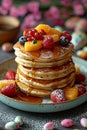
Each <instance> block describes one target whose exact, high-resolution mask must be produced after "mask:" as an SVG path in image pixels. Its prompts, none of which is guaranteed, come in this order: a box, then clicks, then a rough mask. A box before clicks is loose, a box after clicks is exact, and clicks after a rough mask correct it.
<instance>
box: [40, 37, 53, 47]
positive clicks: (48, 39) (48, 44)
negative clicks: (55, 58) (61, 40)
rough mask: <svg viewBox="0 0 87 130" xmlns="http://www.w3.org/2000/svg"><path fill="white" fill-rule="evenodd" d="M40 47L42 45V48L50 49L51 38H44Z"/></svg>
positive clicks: (51, 45) (51, 44)
mask: <svg viewBox="0 0 87 130" xmlns="http://www.w3.org/2000/svg"><path fill="white" fill-rule="evenodd" d="M42 45H43V48H46V49H52V48H53V47H54V41H53V38H52V37H51V36H47V37H45V38H44V39H43V42H42Z"/></svg>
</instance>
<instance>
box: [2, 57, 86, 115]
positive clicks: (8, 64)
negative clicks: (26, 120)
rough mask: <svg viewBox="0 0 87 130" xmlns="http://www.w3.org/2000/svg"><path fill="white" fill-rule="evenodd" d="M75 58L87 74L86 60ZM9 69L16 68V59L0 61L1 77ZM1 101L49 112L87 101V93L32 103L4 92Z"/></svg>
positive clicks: (14, 106) (9, 104)
mask: <svg viewBox="0 0 87 130" xmlns="http://www.w3.org/2000/svg"><path fill="white" fill-rule="evenodd" d="M73 60H74V62H75V63H76V64H78V66H80V68H81V71H82V72H83V73H85V74H87V69H86V67H87V63H86V62H85V61H84V60H82V59H79V58H76V57H73ZM9 69H14V70H15V69H16V63H15V62H14V59H11V60H8V61H5V62H3V63H0V79H2V78H4V74H5V72H6V71H7V70H9ZM0 101H1V102H3V103H4V104H6V105H8V106H10V107H13V108H16V109H19V110H23V111H28V112H43V113H48V112H58V111H64V110H68V109H71V108H74V107H76V106H79V105H81V104H82V103H84V102H86V101H87V93H86V94H84V95H82V96H80V97H78V98H76V99H75V100H72V101H67V102H63V103H58V104H54V103H52V102H51V101H50V100H44V101H43V103H42V104H30V103H26V102H23V101H17V100H15V99H12V98H9V97H7V96H5V95H3V94H0Z"/></svg>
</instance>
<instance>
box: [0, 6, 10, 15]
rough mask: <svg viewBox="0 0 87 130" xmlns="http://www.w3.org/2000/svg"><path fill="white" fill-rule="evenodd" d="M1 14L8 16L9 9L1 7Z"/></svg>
mask: <svg viewBox="0 0 87 130" xmlns="http://www.w3.org/2000/svg"><path fill="white" fill-rule="evenodd" d="M0 14H3V15H7V14H8V9H7V8H5V7H4V6H0Z"/></svg>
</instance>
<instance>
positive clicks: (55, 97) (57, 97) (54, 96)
mask: <svg viewBox="0 0 87 130" xmlns="http://www.w3.org/2000/svg"><path fill="white" fill-rule="evenodd" d="M50 98H51V100H52V101H53V102H55V103H60V102H63V101H65V95H64V91H63V90H62V89H56V90H54V91H53V92H52V93H51V96H50Z"/></svg>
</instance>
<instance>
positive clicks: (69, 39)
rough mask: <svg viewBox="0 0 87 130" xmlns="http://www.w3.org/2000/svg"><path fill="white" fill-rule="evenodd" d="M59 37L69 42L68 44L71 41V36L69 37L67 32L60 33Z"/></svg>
mask: <svg viewBox="0 0 87 130" xmlns="http://www.w3.org/2000/svg"><path fill="white" fill-rule="evenodd" d="M61 36H64V37H65V38H66V39H67V40H68V41H69V42H70V41H71V39H72V36H71V35H70V33H69V32H66V31H64V32H62V35H61Z"/></svg>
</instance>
